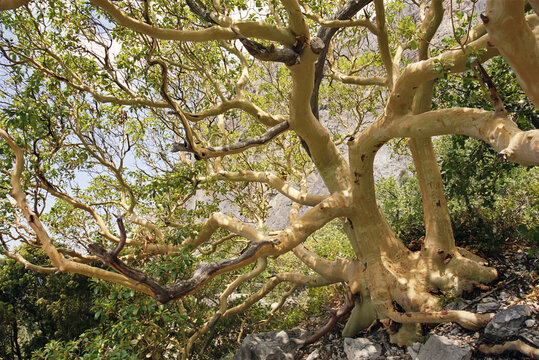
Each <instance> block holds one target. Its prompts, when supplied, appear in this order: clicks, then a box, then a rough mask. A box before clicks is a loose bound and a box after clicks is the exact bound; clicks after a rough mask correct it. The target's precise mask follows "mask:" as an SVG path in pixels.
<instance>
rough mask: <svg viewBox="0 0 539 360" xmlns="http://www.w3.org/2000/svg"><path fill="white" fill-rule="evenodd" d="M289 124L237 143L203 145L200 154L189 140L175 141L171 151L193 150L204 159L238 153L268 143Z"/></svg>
mask: <svg viewBox="0 0 539 360" xmlns="http://www.w3.org/2000/svg"><path fill="white" fill-rule="evenodd" d="M289 126H290V124H289V123H288V121H285V122H282V123H280V124H278V125H275V126H274V127H272V128H271V129H269V130H268V131H266V132H265V133H264V134H262V135H259V136H254V137H252V138H249V139H245V140H241V141H238V142H237V143H235V144H230V145H222V146H216V147H204V148H202V147H201V148H200V150H199V151H198V154H197V152H195V151H194V149H193V147H192V146H191V144H189V143H187V142H185V143H173V144H172V148H171V150H170V151H171V152H179V151H187V152H192V153H195V154H197V155H199V156H200V157H201V158H202V159H209V158H213V157H220V156H225V155H232V154H238V153H241V152H243V151H245V150H247V149H249V148H252V147H255V146H257V145H264V144H266V143H268V142H269V141H271V140H272V139H273V138H275V137H276V136H277V135H279V134H281V133H283V132H284V131H286V130H288V128H289Z"/></svg>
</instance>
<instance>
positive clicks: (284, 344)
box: [233, 329, 310, 360]
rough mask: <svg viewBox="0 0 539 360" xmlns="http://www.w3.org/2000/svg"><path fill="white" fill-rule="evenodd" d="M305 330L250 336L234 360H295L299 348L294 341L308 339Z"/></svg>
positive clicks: (244, 341) (271, 332)
mask: <svg viewBox="0 0 539 360" xmlns="http://www.w3.org/2000/svg"><path fill="white" fill-rule="evenodd" d="M309 335H310V333H309V332H308V331H306V330H303V329H292V330H287V331H284V330H280V331H270V332H265V333H259V334H251V335H248V336H247V337H246V338H245V339H244V340H243V342H242V343H241V346H240V347H239V349H238V350H237V351H236V354H235V355H234V358H233V359H234V360H293V359H294V355H295V354H296V350H297V349H298V348H299V346H300V345H298V344H297V343H296V342H295V341H294V339H306V338H308V337H309Z"/></svg>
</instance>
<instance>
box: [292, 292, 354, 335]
mask: <svg viewBox="0 0 539 360" xmlns="http://www.w3.org/2000/svg"><path fill="white" fill-rule="evenodd" d="M352 296H353V295H352V292H351V291H350V288H348V289H347V290H346V296H345V298H344V300H345V301H344V304H343V305H342V306H341V308H340V309H339V310H338V311H335V310H333V309H331V319H330V320H329V321H328V323H327V324H326V325H324V326H323V327H322V328H321V329H319V330H318V331H317V332H316V333H315V334H314V335H313V336H311V337H310V338H308V339H305V340H299V341H296V343H297V344H301V345H308V344H312V343H314V342H315V341H317V340H318V339H320V338H321V337H322V336H324V335H325V334H327V333H328V332H329V331H330V330H331V329H333V327H334V326H335V324H337V321H338V320H339V319H340V318H342V317H343V316H345V315H346V314H348V313H349V312H350V311H351V310H352V308H353V307H354V301H353V298H352Z"/></svg>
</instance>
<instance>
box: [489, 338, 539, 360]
mask: <svg viewBox="0 0 539 360" xmlns="http://www.w3.org/2000/svg"><path fill="white" fill-rule="evenodd" d="M479 351H481V352H482V353H483V354H487V355H490V354H496V355H499V354H502V353H503V352H505V351H519V352H520V353H522V354H524V355H526V356H529V357H531V358H539V349H537V348H535V347H533V346H530V345H528V344H526V343H524V342H523V341H522V340H514V341H506V342H504V343H503V344H496V345H486V344H482V345H480V346H479Z"/></svg>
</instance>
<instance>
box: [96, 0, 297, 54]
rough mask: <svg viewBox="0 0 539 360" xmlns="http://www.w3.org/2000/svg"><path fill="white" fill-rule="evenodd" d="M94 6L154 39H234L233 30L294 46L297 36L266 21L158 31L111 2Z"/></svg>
mask: <svg viewBox="0 0 539 360" xmlns="http://www.w3.org/2000/svg"><path fill="white" fill-rule="evenodd" d="M90 3H91V4H92V5H94V6H97V7H100V8H101V9H103V10H104V11H106V12H107V13H108V14H109V15H110V16H112V17H113V18H114V20H115V21H116V22H118V24H120V25H121V26H125V27H127V28H130V29H132V30H134V31H136V32H139V33H141V34H145V35H148V36H151V37H152V38H156V39H161V40H175V41H191V42H205V41H212V40H233V39H236V38H237V34H236V32H235V31H234V30H232V27H235V28H237V29H238V30H239V32H240V33H242V34H244V35H245V36H248V37H256V38H261V39H265V40H269V41H276V42H279V43H281V44H286V45H289V46H292V45H293V44H294V42H295V39H294V38H293V36H292V35H291V34H290V33H289V32H288V31H287V30H286V29H281V28H277V27H276V26H273V25H270V24H268V23H263V22H253V21H231V23H230V24H228V27H222V26H212V27H209V28H206V29H203V30H176V29H165V28H158V27H154V26H152V25H148V24H146V23H144V22H142V21H139V20H136V19H134V18H132V17H130V16H128V15H126V14H125V13H124V12H122V11H121V10H120V9H119V8H118V7H116V6H115V5H114V4H113V3H112V2H111V1H108V0H91V1H90Z"/></svg>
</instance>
